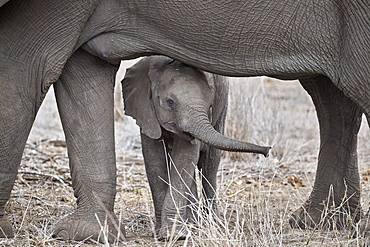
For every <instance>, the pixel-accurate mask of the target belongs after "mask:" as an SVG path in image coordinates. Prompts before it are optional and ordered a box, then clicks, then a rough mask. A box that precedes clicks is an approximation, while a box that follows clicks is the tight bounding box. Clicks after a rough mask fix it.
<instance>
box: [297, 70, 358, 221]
mask: <svg viewBox="0 0 370 247" xmlns="http://www.w3.org/2000/svg"><path fill="white" fill-rule="evenodd" d="M301 84H302V86H303V87H304V88H305V89H306V90H307V92H308V93H309V94H310V95H311V97H312V100H313V102H314V104H315V107H316V111H317V116H318V120H319V125H320V139H321V144H320V153H319V158H318V167H317V173H316V180H315V183H314V188H313V190H312V192H311V195H310V197H309V199H308V200H307V201H306V202H305V204H304V205H303V206H302V207H301V208H299V209H298V210H296V211H295V213H294V214H293V216H292V218H291V220H290V224H291V226H296V227H300V228H307V227H308V228H311V227H316V226H317V224H319V223H320V222H321V223H329V224H330V226H333V225H334V224H335V225H336V226H339V227H342V226H348V225H351V224H352V223H355V222H357V221H358V220H359V218H360V216H361V208H360V178H359V173H358V164H357V133H358V130H359V127H360V124H361V116H362V111H361V109H360V108H359V107H358V106H357V105H356V104H355V103H354V102H353V101H351V100H350V99H349V98H347V97H346V96H345V95H344V94H343V93H342V92H341V91H340V90H339V89H338V88H336V87H335V86H334V85H333V84H332V82H331V81H330V80H329V79H328V78H327V77H323V76H321V77H315V78H312V79H306V80H301ZM332 206H334V207H335V213H334V210H331V209H333V208H332ZM326 209H329V211H326V212H327V213H328V214H327V215H325V211H324V210H326ZM330 210H331V211H330Z"/></svg>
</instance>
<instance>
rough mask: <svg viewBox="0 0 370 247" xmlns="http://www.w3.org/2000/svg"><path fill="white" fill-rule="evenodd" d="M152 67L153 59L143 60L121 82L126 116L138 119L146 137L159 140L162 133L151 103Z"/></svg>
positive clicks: (128, 70) (138, 123) (137, 121)
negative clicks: (150, 76) (150, 72)
mask: <svg viewBox="0 0 370 247" xmlns="http://www.w3.org/2000/svg"><path fill="white" fill-rule="evenodd" d="M150 67H151V59H150V58H143V59H142V60H140V61H139V62H138V63H136V64H134V65H133V66H132V67H130V68H128V69H127V71H126V75H125V78H124V79H123V80H122V82H121V83H122V94H123V101H124V106H125V113H126V115H129V116H131V117H133V118H134V119H136V123H137V125H139V126H140V128H141V132H142V133H143V134H144V135H146V136H148V137H150V138H153V139H159V138H160V137H161V135H162V132H161V126H160V125H159V122H158V120H157V118H156V116H155V111H154V109H153V105H152V101H151V91H150V80H149V77H148V73H149V71H150Z"/></svg>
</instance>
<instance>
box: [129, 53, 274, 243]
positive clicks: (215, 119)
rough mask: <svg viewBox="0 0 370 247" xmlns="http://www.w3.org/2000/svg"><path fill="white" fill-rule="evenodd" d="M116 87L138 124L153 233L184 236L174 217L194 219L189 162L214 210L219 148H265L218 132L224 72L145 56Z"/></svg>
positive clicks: (225, 96) (161, 236) (224, 98)
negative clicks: (119, 89)
mask: <svg viewBox="0 0 370 247" xmlns="http://www.w3.org/2000/svg"><path fill="white" fill-rule="evenodd" d="M122 90H123V98H124V104H125V112H126V114H127V115H130V116H132V117H133V118H135V119H136V123H137V124H138V125H139V126H140V129H141V142H142V152H143V156H144V161H145V168H146V173H147V177H148V181H149V185H150V189H151V192H152V196H153V202H154V208H155V217H156V226H155V230H156V234H157V237H158V238H159V239H167V238H169V237H170V233H171V231H172V230H173V229H175V231H176V234H177V236H179V237H180V238H181V237H185V236H186V233H185V231H184V229H183V228H182V227H181V224H179V223H178V222H184V221H185V222H192V221H194V217H195V211H196V210H194V209H195V208H196V207H195V205H196V202H197V199H198V197H197V188H196V182H195V171H196V169H195V165H197V167H198V169H199V171H200V172H201V176H200V177H201V179H202V186H203V189H202V191H203V194H204V197H205V198H206V200H207V201H208V202H209V206H210V208H211V209H213V210H215V209H216V202H215V190H216V175H217V169H218V166H219V163H220V157H221V150H220V149H222V150H228V151H239V152H252V153H260V154H263V155H265V156H267V154H268V152H269V149H270V148H269V147H261V146H257V145H254V144H250V143H246V142H242V141H238V140H234V139H230V138H227V137H225V136H223V135H222V134H223V132H224V124H225V117H226V110H227V100H228V81H227V79H226V78H225V77H222V76H219V75H214V74H210V73H206V72H203V71H200V70H198V69H196V68H193V67H191V66H188V65H186V64H183V63H181V62H179V61H176V60H173V59H170V58H167V57H164V56H151V57H147V58H144V59H142V60H140V61H139V62H138V63H136V64H135V65H134V66H132V67H131V68H129V69H128V70H127V73H126V76H125V78H124V79H123V81H122ZM197 140H199V141H200V142H199V141H197ZM174 224H177V225H176V226H175V228H173V226H174ZM175 236H176V235H175Z"/></svg>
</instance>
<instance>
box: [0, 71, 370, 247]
mask: <svg viewBox="0 0 370 247" xmlns="http://www.w3.org/2000/svg"><path fill="white" fill-rule="evenodd" d="M118 97H119V96H118ZM118 101H119V100H118ZM117 105H118V104H117ZM120 107H121V106H118V108H117V114H116V115H117V121H116V152H117V170H118V184H117V197H116V209H115V210H116V213H117V214H118V215H119V217H120V219H121V220H122V221H123V222H124V223H125V224H126V230H127V240H126V241H125V242H121V243H118V244H117V245H115V246H318V245H321V246H365V245H367V244H368V242H367V240H366V239H362V238H361V237H357V238H350V237H349V234H350V231H348V230H342V231H339V230H334V231H328V230H321V229H316V230H297V229H291V228H290V227H289V224H288V219H289V216H290V215H291V213H292V212H293V211H294V210H295V209H296V208H298V207H299V206H300V205H301V204H302V203H303V202H304V201H305V200H306V199H307V198H308V195H309V193H310V191H311V189H312V185H313V181H314V176H315V169H316V161H317V158H316V157H317V153H318V145H319V140H318V125H317V120H316V116H315V110H314V107H313V105H312V103H311V100H310V98H309V96H308V95H307V94H306V92H305V91H304V90H303V89H302V88H301V86H300V85H299V83H297V82H296V81H293V82H282V81H277V80H272V79H269V78H252V79H246V78H238V79H235V78H234V79H232V83H231V92H230V106H229V115H228V121H227V131H226V133H227V135H228V136H231V137H235V138H238V139H244V140H248V141H253V142H256V143H258V144H264V145H272V146H273V149H272V153H271V155H270V157H269V158H267V159H265V158H263V157H261V156H258V155H251V154H237V153H224V155H223V160H222V164H221V167H220V170H219V186H218V195H219V210H220V218H219V219H215V220H212V219H209V217H208V218H207V217H206V218H204V219H202V222H200V223H201V224H200V225H201V227H200V228H197V229H196V228H194V227H193V226H189V229H190V230H192V235H191V236H189V238H188V239H186V240H184V241H177V242H174V241H170V242H160V241H157V240H155V239H154V238H153V237H152V229H153V226H154V223H153V220H154V219H153V215H154V213H153V206H152V201H151V195H150V191H149V186H148V183H147V180H146V176H145V170H144V165H143V159H142V155H141V149H140V138H139V130H138V127H137V126H136V125H135V123H134V121H133V120H132V119H130V118H128V117H123V118H122V117H121V115H122V110H121V108H120ZM358 152H359V165H360V171H361V172H360V173H361V179H362V180H361V181H362V190H363V196H362V204H363V208H364V209H366V210H367V208H368V207H369V201H370V197H369V195H370V194H369V191H370V186H369V182H368V180H369V179H370V131H369V128H368V126H367V123H366V121H365V120H364V123H363V126H362V128H361V131H360V135H359V148H358ZM74 207H75V198H74V197H73V191H72V189H71V178H70V175H69V167H68V157H67V151H66V145H65V142H64V135H63V132H62V129H61V125H60V120H59V117H58V113H57V110H56V107H55V100H54V98H53V95H52V93H49V94H48V96H47V98H46V100H45V102H44V104H43V106H42V109H41V110H40V112H39V114H38V118H37V120H36V122H35V125H34V128H33V130H32V133H31V135H30V137H29V140H28V142H27V145H26V148H25V151H24V155H23V159H22V164H21V166H20V170H19V175H18V179H17V181H16V184H15V186H14V189H13V193H12V196H11V199H10V201H9V203H8V204H7V207H6V210H7V213H8V215H9V219H10V221H11V222H12V223H13V228H14V230H15V238H13V239H4V240H0V246H97V245H100V244H97V243H93V242H92V241H91V240H86V241H83V242H72V241H68V242H64V241H59V240H55V239H53V238H52V237H51V232H50V229H51V226H52V224H54V223H55V222H56V221H57V220H58V219H60V218H61V217H63V216H64V215H66V214H68V213H71V212H72V210H73V208H74ZM103 246H108V245H107V244H106V245H103Z"/></svg>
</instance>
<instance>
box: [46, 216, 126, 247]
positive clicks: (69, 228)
mask: <svg viewBox="0 0 370 247" xmlns="http://www.w3.org/2000/svg"><path fill="white" fill-rule="evenodd" d="M52 231H53V237H54V238H57V239H62V240H76V241H82V240H86V239H89V238H91V239H94V240H96V241H98V242H100V243H107V242H109V243H115V242H118V241H121V240H124V237H125V229H124V226H123V225H120V224H119V221H118V219H117V217H116V215H115V214H114V213H113V212H110V213H108V214H107V213H105V212H101V211H100V212H95V213H91V212H89V213H81V212H78V211H76V212H74V213H72V214H70V215H67V216H66V217H64V218H63V219H61V220H60V221H59V222H58V223H57V224H56V225H55V226H54V227H53V229H52Z"/></svg>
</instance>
